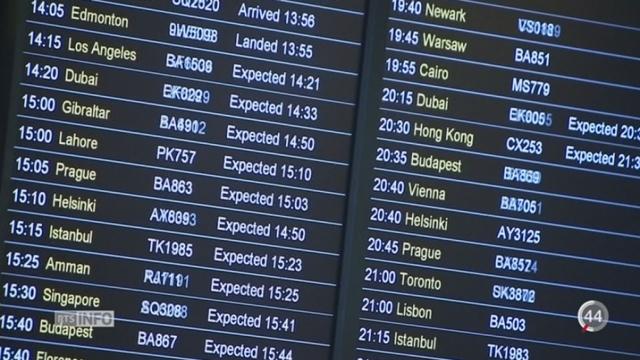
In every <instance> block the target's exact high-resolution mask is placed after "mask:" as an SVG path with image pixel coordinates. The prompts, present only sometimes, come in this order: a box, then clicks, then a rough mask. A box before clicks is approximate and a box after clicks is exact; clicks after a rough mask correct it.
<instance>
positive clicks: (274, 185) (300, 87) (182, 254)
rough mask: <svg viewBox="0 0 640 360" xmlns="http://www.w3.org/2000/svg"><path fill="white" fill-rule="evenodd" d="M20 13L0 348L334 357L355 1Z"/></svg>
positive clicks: (354, 79) (6, 352)
mask: <svg viewBox="0 0 640 360" xmlns="http://www.w3.org/2000/svg"><path fill="white" fill-rule="evenodd" d="M23 6H24V7H25V9H24V11H25V12H26V13H27V14H28V15H27V19H26V20H25V21H26V23H25V32H24V38H23V39H20V40H22V41H23V42H24V46H23V48H22V49H21V53H20V54H19V56H18V58H19V59H20V61H21V62H20V63H19V64H18V66H17V68H18V69H19V71H20V73H17V74H16V76H15V78H16V82H19V86H18V87H17V89H18V90H17V93H16V97H17V98H16V99H15V102H16V103H15V105H14V106H15V109H16V110H15V114H14V119H12V121H15V126H14V127H13V129H12V130H11V131H13V133H12V134H11V137H12V138H13V139H14V144H13V145H14V146H13V147H12V148H11V154H12V155H11V156H12V157H11V158H10V159H9V162H11V163H12V165H11V174H10V180H9V181H7V182H6V184H7V185H8V187H9V189H7V191H6V193H8V194H10V196H9V197H10V202H9V205H8V210H7V211H6V212H3V215H2V221H3V222H5V224H3V226H4V229H6V231H4V232H3V241H4V253H3V257H2V259H3V265H2V269H3V270H2V277H1V286H2V290H1V293H0V294H1V302H2V305H1V307H0V309H1V311H0V339H2V340H1V343H2V346H1V350H0V353H1V354H2V358H3V359H23V360H24V359H63V358H64V359H107V358H127V359H145V358H153V359H158V358H169V359H219V358H234V359H264V360H293V359H302V358H304V359H327V358H328V357H329V353H330V344H331V339H332V336H333V322H334V316H333V314H334V311H335V297H336V282H337V279H338V265H339V260H340V251H341V249H342V228H343V218H344V215H345V214H344V212H345V210H344V209H345V199H346V191H347V177H348V174H349V163H348V162H349V161H350V149H351V138H352V130H353V124H354V114H355V105H354V104H355V98H356V89H357V83H358V72H359V64H360V42H361V35H362V27H363V17H364V14H363V11H364V2H363V1H350V2H348V3H337V2H333V1H311V2H309V1H305V2H297V1H277V2H276V1H255V0H248V1H227V0H205V1H192V0H167V1H153V2H148V1H133V0H130V1H106V0H96V1H64V2H63V1H49V0H34V1H30V2H26V1H25V2H24V5H23ZM336 54H339V56H336ZM76 310H83V311H98V310H100V311H113V316H114V318H115V323H114V324H113V327H95V326H81V325H77V324H75V325H74V324H68V323H64V322H62V323H61V322H58V321H57V317H55V316H54V315H55V313H56V312H58V311H76Z"/></svg>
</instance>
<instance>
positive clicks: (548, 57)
mask: <svg viewBox="0 0 640 360" xmlns="http://www.w3.org/2000/svg"><path fill="white" fill-rule="evenodd" d="M520 3H521V4H519V5H518V6H516V5H514V3H513V2H497V1H488V2H479V1H454V0H451V1H445V0H442V1H408V0H390V1H388V2H387V5H388V7H389V8H388V19H387V22H386V27H385V29H384V30H385V31H384V36H385V39H384V41H385V46H384V55H383V56H381V58H380V61H379V62H378V63H377V65H376V66H377V67H379V68H380V70H381V75H380V78H381V81H380V86H379V87H378V88H377V89H376V90H375V91H377V94H376V95H377V99H376V102H375V103H376V104H377V105H378V107H379V108H378V110H377V112H375V111H372V112H370V113H369V114H377V115H376V116H368V118H367V119H366V121H367V124H368V126H369V128H373V129H371V131H369V132H367V134H371V135H370V136H371V138H368V139H365V141H366V142H367V143H369V144H371V145H370V146H369V147H367V152H366V153H365V154H366V155H365V156H368V157H369V159H371V161H370V163H371V164H372V165H371V169H370V174H369V175H368V176H367V177H366V178H363V179H361V181H362V182H364V183H365V185H363V187H365V188H367V190H366V193H367V196H366V198H365V199H359V201H360V207H359V209H360V211H359V214H361V216H362V218H363V221H362V222H361V223H358V224H359V225H360V227H358V228H356V230H355V232H354V233H355V234H357V235H356V236H358V238H357V239H355V238H354V239H350V240H351V241H354V242H355V243H357V245H355V248H356V249H358V250H357V251H356V253H357V254H359V256H360V257H361V259H363V263H362V264H361V265H357V266H353V267H352V269H351V271H352V272H354V273H357V274H356V275H354V277H357V278H358V279H359V281H360V283H359V284H360V287H361V288H362V292H361V296H360V302H359V303H358V304H357V308H355V306H354V308H353V309H352V312H353V313H355V314H357V313H359V315H358V317H359V323H358V326H357V327H353V328H352V329H351V332H352V333H351V334H350V336H352V337H353V342H354V343H355V344H354V345H353V348H354V349H355V350H352V352H348V353H346V354H349V358H352V359H362V360H364V359H368V360H387V359H415V358H420V359H509V360H528V359H559V358H564V359H627V358H628V359H631V358H637V357H638V356H640V342H638V341H637V339H639V338H640V317H638V316H637V314H634V313H630V312H629V311H630V309H635V308H637V307H638V306H640V283H639V282H638V281H635V280H632V279H636V278H637V276H638V274H639V265H640V262H639V261H638V260H639V258H638V256H637V253H638V250H639V247H638V242H637V240H638V237H639V236H640V223H639V222H638V220H637V219H638V216H639V215H640V213H639V211H640V207H639V205H640V197H639V196H638V194H639V193H638V191H637V182H638V179H639V177H638V176H640V162H639V161H640V146H639V145H640V143H639V142H638V140H639V139H640V137H639V136H638V135H639V134H640V133H639V132H638V130H639V124H640V123H639V122H638V121H639V120H640V112H639V111H638V106H637V99H638V94H639V93H638V91H640V87H639V86H640V77H638V76H637V75H638V74H639V73H640V62H639V61H640V49H639V48H638V47H637V46H635V45H633V44H637V43H638V41H640V33H639V32H638V31H639V30H640V29H638V28H637V27H633V26H631V25H634V24H627V23H624V22H616V21H617V20H616V19H607V21H600V19H598V14H597V13H585V11H584V9H585V8H588V6H585V7H584V8H583V7H582V6H580V7H578V5H576V6H575V8H568V9H566V10H565V11H563V12H562V13H558V14H553V13H549V12H547V11H545V8H544V6H543V5H540V8H535V7H533V5H532V4H531V3H529V2H520ZM546 3H548V8H551V7H552V6H551V2H546ZM581 5H582V4H581ZM636 11H637V7H636ZM620 21H622V20H620ZM635 25H637V23H636V24H635ZM381 33H382V32H381ZM372 103H374V102H373V101H372ZM358 130H360V129H358ZM357 146H358V145H357ZM350 215H351V214H350ZM591 300H594V301H596V302H598V303H599V304H603V305H604V307H605V308H597V307H592V308H589V306H592V304H596V303H595V302H589V301H591ZM587 302H589V303H587ZM354 303H355V302H354ZM585 303H587V305H585V307H584V309H585V311H581V310H580V308H581V306H582V305H583V304H585ZM579 311H580V312H582V313H583V314H582V315H577V314H578V313H579ZM578 317H580V318H581V320H584V322H585V323H584V324H582V323H580V322H579V321H578ZM607 317H608V318H607ZM590 321H592V324H591V325H590V324H589V322H590ZM594 322H595V323H598V327H593V326H592V325H593V323H594ZM604 322H606V325H605V326H604V328H602V327H601V326H600V325H601V324H603V323H604ZM634 339H636V340H634Z"/></svg>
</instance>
